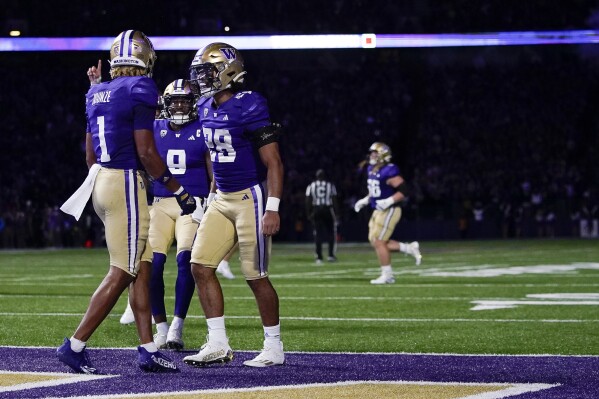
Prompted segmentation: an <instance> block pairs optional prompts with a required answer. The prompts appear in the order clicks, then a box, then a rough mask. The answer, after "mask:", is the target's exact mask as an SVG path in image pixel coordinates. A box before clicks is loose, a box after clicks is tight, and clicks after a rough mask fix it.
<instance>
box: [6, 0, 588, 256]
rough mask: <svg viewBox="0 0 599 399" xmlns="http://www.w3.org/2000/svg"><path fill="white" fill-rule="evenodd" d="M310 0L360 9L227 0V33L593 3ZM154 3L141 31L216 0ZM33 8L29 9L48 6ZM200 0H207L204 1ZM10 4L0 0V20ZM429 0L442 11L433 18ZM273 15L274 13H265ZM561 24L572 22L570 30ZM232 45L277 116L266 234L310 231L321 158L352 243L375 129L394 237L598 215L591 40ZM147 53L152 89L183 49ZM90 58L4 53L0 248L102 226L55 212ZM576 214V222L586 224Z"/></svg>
mask: <svg viewBox="0 0 599 399" xmlns="http://www.w3.org/2000/svg"><path fill="white" fill-rule="evenodd" d="M325 3H326V4H324V3H323V5H322V6H323V7H331V8H332V10H333V11H331V10H327V12H337V13H338V15H342V14H343V12H349V11H348V10H349V5H356V4H358V5H359V6H360V7H362V8H361V10H364V14H363V17H364V18H362V19H360V20H359V21H360V22H355V21H358V19H356V18H353V19H352V18H346V19H345V20H344V19H343V18H328V19H326V20H327V21H329V22H327V23H330V24H333V22H332V21H337V23H336V24H335V25H334V26H333V25H330V26H311V28H310V29H306V28H304V27H305V26H306V24H304V25H294V24H293V21H296V22H297V18H295V19H294V18H293V16H292V15H290V14H291V12H290V11H289V9H288V8H287V9H286V10H287V11H286V12H282V11H281V10H277V9H276V7H279V6H278V5H277V4H278V3H273V5H272V7H274V8H275V9H272V8H269V9H266V8H265V11H264V13H257V12H254V13H252V10H253V11H255V10H254V9H251V7H250V5H249V4H250V3H247V2H241V1H233V2H232V3H230V4H232V5H233V7H230V8H228V9H227V10H236V14H237V13H240V14H241V15H247V14H243V13H244V12H246V13H249V14H251V16H252V18H249V17H247V21H252V22H253V24H248V25H247V26H246V27H245V28H244V29H242V32H233V33H235V34H238V33H250V32H258V31H262V30H277V31H283V32H288V33H297V32H300V31H301V32H302V33H314V32H316V31H318V32H326V31H329V30H330V31H336V32H342V33H351V32H353V31H357V32H358V31H359V32H362V31H377V32H407V33H414V32H424V31H426V32H429V33H430V32H434V31H445V32H451V31H476V30H478V31H482V30H485V31H493V30H500V29H503V30H520V29H523V30H524V29H526V30H530V29H567V28H570V27H571V28H576V29H583V28H585V26H584V24H585V23H586V22H585V21H587V20H588V18H590V12H591V10H592V8H591V6H590V5H589V3H591V2H585V1H574V2H572V3H573V6H572V7H571V8H570V7H569V8H567V9H562V8H560V9H559V10H555V11H554V12H553V13H552V14H550V15H553V18H550V17H548V16H547V14H546V13H547V12H550V11H548V10H549V8H550V7H546V9H545V14H542V15H544V16H545V18H541V17H538V18H537V17H535V16H536V15H537V14H536V13H534V12H533V10H528V9H527V12H529V14H530V15H532V16H531V18H529V19H528V20H527V21H523V22H521V21H522V20H521V19H518V18H517V17H516V16H515V14H514V13H516V12H517V10H521V9H522V8H527V7H529V8H530V7H532V5H531V4H535V3H537V2H531V3H529V2H513V3H514V4H517V5H515V6H514V8H511V9H510V8H509V7H507V8H505V9H503V8H502V12H498V4H499V3H501V4H505V2H503V1H502V2H493V1H486V2H482V4H483V5H487V6H486V7H481V8H480V9H477V11H478V12H479V13H481V15H483V14H485V13H486V14H488V18H487V20H479V19H476V18H472V15H471V14H467V13H466V11H465V10H466V9H467V7H466V1H453V2H449V3H447V4H445V3H442V4H444V5H440V6H439V8H437V7H435V8H433V7H432V5H431V4H432V3H433V2H432V1H424V2H422V4H425V5H428V6H413V7H424V8H419V9H414V10H413V11H414V12H413V13H412V14H413V15H415V17H414V18H413V20H410V18H409V17H408V16H409V15H412V14H411V9H404V7H407V6H402V5H401V4H397V5H390V7H395V8H394V10H395V11H394V12H395V13H397V14H398V15H405V16H406V17H405V19H406V20H405V21H404V20H402V21H403V22H401V21H396V20H392V18H387V17H386V16H385V15H386V14H385V15H381V13H380V12H378V13H375V12H374V11H370V4H367V2H360V1H357V2H356V1H354V2H347V1H335V2H330V3H327V2H325ZM389 3H390V2H389ZM400 3H401V2H400ZM414 3H420V2H414ZM169 4H171V5H172V6H174V7H172V8H173V13H174V14H173V15H170V14H169V18H171V19H172V21H171V19H169V18H165V21H161V22H160V23H156V24H154V25H153V26H152V28H147V27H145V26H144V25H145V24H147V23H148V21H145V22H144V23H143V24H142V23H140V26H139V29H142V30H145V31H146V33H148V34H149V35H150V37H151V36H152V35H166V34H169V35H171V34H172V35H176V34H194V35H195V34H201V33H202V32H198V31H197V30H195V29H194V28H193V27H190V25H187V27H186V26H179V27H177V26H178V25H177V24H179V25H181V24H183V22H182V20H183V19H184V17H183V15H185V18H187V19H188V22H186V23H187V24H191V23H192V22H191V21H195V22H194V23H198V22H197V21H198V20H200V19H201V18H200V17H199V16H198V15H199V14H201V15H203V17H206V18H207V17H208V16H210V15H216V16H218V18H219V19H220V20H221V22H222V23H227V22H226V19H227V18H228V11H226V10H223V9H220V8H218V6H217V5H214V4H212V5H205V4H204V3H202V4H204V5H200V6H198V7H192V3H191V2H181V1H177V0H175V1H172V2H169ZM450 4H451V6H450ZM41 7H42V8H41V9H39V10H38V11H39V12H36V13H35V15H38V14H42V11H43V7H46V6H45V5H42V6H41ZM73 7H74V12H75V13H82V14H81V15H84V14H85V13H86V12H87V13H89V14H90V18H92V17H94V15H96V14H97V13H100V14H101V10H100V8H101V7H100V6H99V5H97V6H94V5H91V6H90V5H87V6H86V7H91V9H90V8H86V9H84V8H83V6H82V5H79V6H78V5H73ZM94 7H97V9H94ZM203 7H208V8H210V7H213V8H214V9H212V8H210V9H209V10H208V11H207V12H205V13H202V12H201V11H199V10H202V9H203ZM293 7H298V8H300V9H301V12H302V14H297V13H296V15H304V16H306V17H305V20H309V19H310V18H309V16H310V15H311V14H310V13H320V12H324V11H325V10H323V9H322V8H321V9H318V10H317V9H308V8H307V6H302V5H301V4H299V3H298V4H295V5H294V6H293ZM408 8H409V7H408ZM541 8H543V6H541ZM11 9H12V8H11V6H10V5H8V6H7V9H6V10H5V11H4V16H5V17H6V16H7V15H9V16H10V15H11V14H10V13H11ZM85 10H87V11H85ZM185 10H189V13H187V14H186V11H185ZM352 10H355V9H352ZM508 10H509V11H508ZM12 11H13V12H16V11H15V10H12ZM379 11H380V10H379ZM496 11H497V13H496ZM298 12H300V11H298ZM177 13H180V15H179V14H177ZM195 13H199V14H195ZM439 13H441V14H440V15H445V16H446V17H447V18H445V19H443V18H440V17H438V16H437V15H438V14H439ZM288 14H289V15H288ZM486 14H485V15H486ZM512 14H514V15H512ZM14 15H15V16H18V15H16V14H14ZM109 15H113V16H114V15H120V14H109ZM271 15H276V16H277V19H274V18H273V19H270V18H269V16H271ZM427 16H428V17H427ZM230 17H231V18H233V17H234V16H230ZM122 18H123V20H122V21H121V22H120V23H122V24H125V21H127V20H128V19H126V18H125V17H122ZM215 18H216V17H215ZM426 18H430V20H427V19H426ZM481 18H482V17H481ZM537 19H538V20H537ZM242 20H246V18H244V19H242ZM316 20H317V21H323V20H325V18H322V17H321V18H318V19H315V21H316ZM94 21H97V19H93V18H92V19H89V20H85V19H78V22H77V23H74V24H72V25H70V26H69V27H68V29H67V28H65V29H66V30H67V31H68V30H69V29H71V30H72V32H73V34H81V33H80V32H79V31H78V29H83V28H84V27H85V26H86V24H95V23H97V22H94ZM118 21H119V20H118V18H117V20H116V21H113V22H114V23H113V24H111V26H112V27H113V28H111V29H110V31H106V32H103V31H102V32H98V33H97V34H98V35H104V34H105V35H109V36H112V35H114V34H115V32H118V31H119V30H120V29H121V27H120V26H119V27H118V28H114V26H115V25H118ZM173 21H175V22H176V23H175V22H173ZM343 21H345V22H343ZM348 21H349V22H348ZM351 21H354V22H355V24H354V25H351ZM369 21H370V22H369ZM461 21H462V22H461ZM543 21H545V22H543ZM572 21H576V23H578V25H575V26H570V25H569V24H570V23H572ZM150 22H151V21H150ZM304 22H305V21H304ZM314 23H316V22H314ZM319 23H321V24H324V22H319ZM369 23H372V24H373V25H372V26H369V25H368V24H369ZM375 23H376V25H375ZM468 23H470V24H471V25H468ZM79 24H81V27H79ZM521 24H526V25H521ZM30 25H31V23H30ZM35 25H36V26H37V28H36V29H41V27H39V26H38V24H37V23H36V24H35ZM308 25H309V24H308ZM52 26H53V27H55V26H56V24H54V25H52ZM88 26H89V25H88ZM154 26H155V27H156V29H153V28H154ZM238 26H243V25H242V24H240V25H238ZM281 26H285V27H286V29H282V28H281ZM126 27H127V28H130V27H132V26H129V25H128V26H126ZM133 27H135V28H137V26H133ZM167 27H168V28H167ZM258 27H261V28H258ZM375 27H376V28H375ZM63 28H64V27H63ZM36 29H33V28H32V27H31V26H29V31H30V33H31V34H32V35H36V34H40V35H42V34H43V32H46V35H47V36H52V35H55V36H56V35H58V34H53V32H54V31H52V29H53V28H52V27H49V26H48V27H47V28H46V30H45V31H38V30H36ZM65 29H63V30H60V32H61V33H60V35H61V36H64V35H66V34H65V33H64V32H65ZM215 29H216V28H215ZM57 32H58V31H57ZM204 33H208V34H213V33H214V32H204ZM232 44H233V45H234V43H232ZM198 47H201V44H199V45H198ZM243 55H244V57H245V59H246V69H247V70H248V71H249V75H248V87H249V88H250V89H254V90H258V91H260V92H262V93H263V94H264V95H265V96H266V97H267V99H268V100H269V105H270V108H271V116H272V119H273V120H275V121H279V122H281V123H282V124H283V125H284V127H285V133H284V137H283V139H282V143H281V146H282V154H283V157H284V162H285V167H286V177H285V178H286V181H285V193H284V198H283V201H282V207H281V212H282V214H281V215H282V229H281V233H280V236H279V237H278V239H279V240H287V241H305V240H310V237H311V232H310V226H309V224H308V223H307V221H306V219H305V215H303V209H304V195H305V188H306V186H307V185H308V184H309V182H310V181H311V180H312V179H313V177H314V172H315V171H316V170H317V169H319V168H323V169H325V170H326V171H327V173H328V175H329V177H330V178H331V180H332V181H333V182H335V184H336V185H337V188H338V191H339V194H340V200H341V201H342V202H343V204H344V205H343V207H342V214H341V224H340V235H341V237H340V238H341V239H343V240H347V241H363V240H365V239H366V223H367V215H366V214H365V212H362V213H360V214H356V213H354V212H353V210H352V205H353V203H354V201H355V200H356V199H357V198H361V197H362V196H363V195H364V194H365V192H366V190H365V182H364V174H363V171H362V170H361V169H360V167H359V163H360V161H362V160H364V158H365V155H366V151H367V149H368V147H369V146H370V144H371V143H372V142H374V141H384V142H386V143H388V144H389V145H390V146H391V148H392V149H393V155H394V157H393V160H394V162H395V163H396V164H398V165H399V167H400V170H401V171H402V174H403V175H404V177H405V178H406V180H407V181H408V183H409V184H410V186H411V189H412V192H411V195H410V198H409V201H408V202H407V203H406V204H405V206H404V219H403V220H402V221H401V222H400V225H401V226H406V228H412V229H413V231H416V230H417V231H418V233H417V236H416V235H415V236H413V237H410V239H412V238H414V239H416V238H419V239H423V238H424V239H426V238H488V237H552V236H580V235H590V234H593V231H592V230H593V220H597V219H598V218H599V200H598V198H599V197H598V190H597V182H598V181H599V167H598V166H597V159H598V156H599V140H598V139H597V137H598V136H597V130H598V128H599V114H598V113H597V112H596V109H597V107H598V105H599V62H598V61H599V57H597V55H596V54H594V49H593V48H592V47H588V46H524V47H494V48H491V47H489V48H460V49H458V48H445V49H376V50H318V51H317V50H295V51H271V52H266V51H245V52H243ZM158 57H159V59H158V62H157V67H156V73H155V78H156V81H157V84H158V87H159V89H164V87H165V86H166V84H168V83H169V82H171V81H172V80H174V79H176V78H181V77H186V76H187V74H188V66H189V63H190V61H191V59H192V57H193V52H160V51H159V52H158ZM99 58H101V59H104V60H105V59H106V58H107V55H106V54H105V53H93V52H85V53H67V52H63V53H10V54H3V62H2V63H1V64H0V87H2V88H3V90H2V91H1V92H0V121H1V123H2V126H3V132H2V134H1V135H0V148H2V150H3V151H2V152H1V155H0V160H1V164H2V169H1V171H0V247H3V248H24V247H42V246H49V247H68V246H81V245H86V243H87V245H101V243H102V228H101V223H100V221H99V220H98V218H97V217H96V216H95V214H94V212H93V210H92V209H91V206H89V209H88V210H87V211H86V212H85V213H84V217H83V218H82V219H81V220H80V221H79V222H75V221H74V219H72V218H71V217H70V216H69V217H67V216H66V215H64V214H62V212H60V211H59V210H58V207H59V206H60V205H61V204H62V203H63V202H64V200H66V199H67V198H68V196H69V195H70V194H71V193H72V192H73V191H74V190H75V189H76V188H77V187H78V185H79V184H80V183H81V182H82V181H83V179H84V178H85V175H86V172H87V171H86V167H85V162H84V148H83V143H84V132H85V116H84V94H85V92H86V90H87V87H88V81H87V77H86V76H85V71H86V70H87V68H88V67H89V66H91V65H95V63H96V62H97V60H98V59H99ZM104 66H105V69H106V70H105V74H104V77H105V78H106V77H107V73H106V72H107V69H108V68H107V64H106V63H105V64H104ZM581 220H582V221H583V222H582V224H581ZM585 220H588V221H589V223H588V224H587V226H588V227H586V228H585V227H584V226H585V224H584V221H585ZM417 226H420V227H418V229H416V227H417ZM422 226H427V227H426V228H423V227H422ZM439 226H444V227H443V228H441V227H439ZM581 226H582V231H581ZM441 230H443V233H440V231H441ZM594 234H596V227H595V231H594Z"/></svg>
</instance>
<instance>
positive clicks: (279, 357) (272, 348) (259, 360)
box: [243, 340, 285, 367]
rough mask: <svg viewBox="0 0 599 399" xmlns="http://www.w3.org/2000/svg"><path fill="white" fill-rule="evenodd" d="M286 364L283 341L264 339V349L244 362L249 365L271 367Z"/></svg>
mask: <svg viewBox="0 0 599 399" xmlns="http://www.w3.org/2000/svg"><path fill="white" fill-rule="evenodd" d="M282 364H285V353H284V352H283V343H282V342H281V341H276V342H268V341H266V340H265V341H264V349H262V352H260V354H258V356H256V357H255V358H253V359H252V360H246V361H245V362H243V365H244V366H249V367H269V366H280V365H282Z"/></svg>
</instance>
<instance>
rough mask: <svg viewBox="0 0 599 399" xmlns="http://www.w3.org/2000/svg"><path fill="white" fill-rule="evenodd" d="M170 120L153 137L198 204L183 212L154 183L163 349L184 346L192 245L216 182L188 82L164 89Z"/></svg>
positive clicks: (155, 304)
mask: <svg viewBox="0 0 599 399" xmlns="http://www.w3.org/2000/svg"><path fill="white" fill-rule="evenodd" d="M162 100H163V104H164V105H163V109H164V111H163V114H164V116H165V119H156V121H155V122H154V140H155V141H156V148H158V153H159V154H160V156H161V157H162V159H164V160H165V161H166V164H167V166H168V167H169V169H170V171H171V173H172V174H173V175H174V176H177V179H178V180H179V182H180V183H181V184H184V185H185V188H186V189H187V191H188V192H189V193H190V194H191V195H193V196H195V197H196V202H197V203H198V207H197V209H196V212H194V214H193V215H181V213H180V212H179V207H178V206H177V200H176V198H175V196H174V195H173V194H172V193H171V192H170V191H168V190H167V189H165V188H164V187H163V186H160V185H156V186H154V203H153V205H152V209H151V210H150V245H151V246H152V250H153V251H154V257H153V261H152V279H151V283H150V296H151V298H152V315H153V316H154V320H155V321H156V329H157V333H156V335H154V342H156V345H157V346H158V347H159V348H169V349H175V350H181V349H183V346H184V344H183V339H182V333H183V323H184V320H185V316H186V315H187V311H188V309H189V304H190V302H191V298H192V297H193V291H194V289H195V283H194V281H193V276H192V275H191V267H190V263H189V260H190V258H191V245H192V243H193V239H194V237H195V235H196V231H197V229H198V225H199V223H200V220H201V219H202V216H203V211H204V209H203V207H202V206H201V204H204V202H205V200H206V197H208V193H209V192H210V181H211V180H212V164H211V162H210V153H209V151H208V148H207V147H206V142H205V141H204V137H203V136H202V128H201V126H200V122H199V120H198V114H197V108H196V102H197V97H196V96H195V95H194V93H193V92H192V90H191V86H190V84H189V82H188V81H186V80H183V79H178V80H175V81H174V82H172V83H171V84H169V85H168V86H167V87H166V89H165V90H164V95H163V97H162ZM173 240H176V241H177V268H178V272H177V281H176V283H175V309H174V317H173V320H172V323H171V325H170V328H169V325H168V323H167V321H166V310H165V306H164V278H163V272H164V264H165V263H166V257H167V254H168V250H169V248H170V247H171V246H172V244H173Z"/></svg>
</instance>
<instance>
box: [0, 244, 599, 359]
mask: <svg viewBox="0 0 599 399" xmlns="http://www.w3.org/2000/svg"><path fill="white" fill-rule="evenodd" d="M421 250H422V253H423V257H424V258H423V262H422V265H421V266H415V264H414V261H413V258H411V257H409V256H406V255H404V254H397V253H394V254H393V265H394V270H395V272H396V284H393V285H385V286H372V285H370V284H369V280H370V279H372V278H375V277H377V276H378V273H379V268H378V263H377V261H376V258H375V255H374V251H373V250H372V249H371V248H370V247H369V246H368V245H367V244H345V245H341V246H340V247H339V250H338V254H337V255H338V259H339V261H338V262H336V263H326V262H325V264H324V265H323V266H316V265H315V264H314V258H313V254H312V252H313V248H312V246H311V245H308V244H295V245H293V244H280V243H275V244H274V245H273V257H272V260H271V279H272V281H273V284H274V286H275V288H276V289H277V291H278V293H279V296H280V307H281V326H282V334H283V341H284V343H285V349H286V350H288V351H325V352H344V351H349V352H423V353H464V354H470V353H472V354H476V353H480V354H568V355H573V354H577V355H597V354H599V332H598V331H599V329H598V328H597V327H598V324H599V317H597V315H598V313H597V304H599V294H598V292H599V263H597V259H599V245H597V242H596V241H592V240H506V241H452V242H421ZM238 266H239V262H238V260H237V259H236V258H235V257H234V258H233V260H232V264H231V267H232V270H233V272H234V273H235V274H236V275H237V278H236V279H235V280H221V282H222V285H223V291H224V295H225V315H226V318H227V329H228V334H229V336H230V341H231V345H232V347H233V348H235V349H236V350H258V349H260V348H261V345H262V342H261V341H262V329H261V323H260V319H259V316H258V312H257V309H256V305H255V301H254V299H253V296H252V294H251V291H250V290H249V288H248V287H247V286H246V284H245V282H244V281H243V279H242V278H241V276H240V274H239V267H238ZM107 268H108V253H107V251H106V249H104V248H98V249H74V250H39V251H3V252H0V345H16V346H21V345H25V346H58V345H59V344H60V343H61V341H62V338H63V337H65V336H71V335H72V333H73V331H74V330H75V328H76V327H77V325H78V323H79V321H80V320H81V316H82V314H83V312H84V311H85V309H86V308H87V304H88V301H89V298H90V296H91V294H92V293H93V291H94V290H95V288H96V287H97V286H98V284H99V282H100V281H101V280H102V278H103V277H104V275H105V273H106V271H107ZM498 271H502V273H498ZM466 272H468V274H469V275H467V274H466ZM481 272H486V275H487V276H485V275H483V274H481ZM477 273H478V275H477ZM175 277H176V265H175V254H174V252H171V253H170V254H169V258H168V260H167V265H166V268H165V284H166V291H167V294H166V303H167V309H168V310H172V308H173V304H174V280H175ZM546 294H554V295H555V294H562V295H563V294H569V295H571V294H585V295H587V296H590V298H591V299H588V300H584V301H586V302H588V303H590V304H578V305H567V304H566V303H565V302H564V301H571V300H570V299H567V298H566V299H560V298H559V297H558V298H555V297H554V298H543V299H535V298H534V297H529V296H530V295H546ZM593 295H594V296H595V298H594V301H593V300H592V298H593ZM480 300H493V301H504V300H513V301H524V303H523V304H520V305H518V306H517V307H515V308H502V309H494V310H472V308H473V307H474V306H475V303H473V301H480ZM125 301H126V295H123V296H122V297H121V299H120V301H119V303H118V304H117V306H116V307H115V308H114V309H113V311H112V313H111V316H110V317H109V318H108V319H107V320H106V321H105V322H104V323H103V324H102V325H101V326H100V328H99V329H98V330H97V331H96V333H95V334H94V335H93V336H92V338H91V339H90V342H89V345H90V347H92V348H93V347H132V346H135V345H137V344H138V341H137V335H136V331H135V327H134V326H132V325H128V326H123V325H121V324H119V317H120V315H121V312H122V311H123V310H124V308H125V303H126V302H125ZM528 301H536V302H541V303H540V304H534V305H533V304H529V303H527V302H528ZM595 302H596V303H595ZM205 334H206V327H205V321H204V319H203V318H202V313H201V309H200V306H199V302H198V300H197V298H194V299H193V301H192V304H191V307H190V312H189V316H188V319H187V321H186V325H185V333H184V339H185V343H186V347H187V348H189V349H197V348H199V346H200V345H201V344H202V343H203V341H204V338H205Z"/></svg>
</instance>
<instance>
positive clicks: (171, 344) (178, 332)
mask: <svg viewBox="0 0 599 399" xmlns="http://www.w3.org/2000/svg"><path fill="white" fill-rule="evenodd" d="M182 335H183V331H182V329H180V328H173V327H172V326H171V328H169V330H168V334H167V335H166V348H167V349H173V350H176V351H180V350H183V347H184V346H185V345H184V344H183V339H181V336H182Z"/></svg>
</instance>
